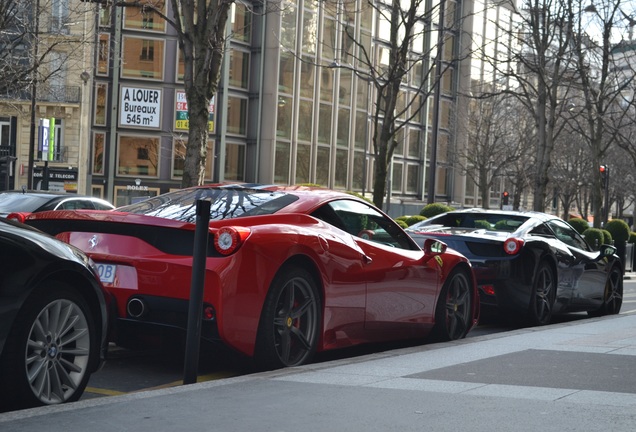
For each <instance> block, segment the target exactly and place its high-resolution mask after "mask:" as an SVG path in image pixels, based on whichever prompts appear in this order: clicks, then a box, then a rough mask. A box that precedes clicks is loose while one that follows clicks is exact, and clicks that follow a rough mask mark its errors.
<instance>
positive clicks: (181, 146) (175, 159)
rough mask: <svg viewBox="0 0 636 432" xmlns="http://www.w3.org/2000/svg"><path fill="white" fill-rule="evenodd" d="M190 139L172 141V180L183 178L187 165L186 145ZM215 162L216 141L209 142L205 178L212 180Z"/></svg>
mask: <svg viewBox="0 0 636 432" xmlns="http://www.w3.org/2000/svg"><path fill="white" fill-rule="evenodd" d="M187 144H188V138H187V137H183V138H175V139H174V140H173V141H172V178H182V177H183V166H184V163H185V154H186V145H187ZM213 161H214V141H208V148H207V158H206V161H205V178H206V180H212V169H213Z"/></svg>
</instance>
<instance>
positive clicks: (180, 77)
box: [176, 45, 185, 82]
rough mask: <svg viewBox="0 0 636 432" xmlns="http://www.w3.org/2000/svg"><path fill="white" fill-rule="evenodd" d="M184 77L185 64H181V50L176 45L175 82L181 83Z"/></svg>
mask: <svg viewBox="0 0 636 432" xmlns="http://www.w3.org/2000/svg"><path fill="white" fill-rule="evenodd" d="M184 76H185V63H184V62H183V58H182V57H181V50H180V49H179V46H178V45H177V77H176V80H177V81H178V82H183V77H184Z"/></svg>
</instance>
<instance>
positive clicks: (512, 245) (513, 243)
mask: <svg viewBox="0 0 636 432" xmlns="http://www.w3.org/2000/svg"><path fill="white" fill-rule="evenodd" d="M503 245H504V251H506V253H507V254H508V255H516V254H518V253H519V251H520V250H521V247H522V246H523V240H521V239H518V238H514V237H510V238H508V239H506V241H505V242H504V244H503Z"/></svg>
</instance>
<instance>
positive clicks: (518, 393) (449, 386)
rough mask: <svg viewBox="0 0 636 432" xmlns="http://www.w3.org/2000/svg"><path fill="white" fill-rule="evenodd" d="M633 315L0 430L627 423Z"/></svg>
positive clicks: (635, 330)
mask: <svg viewBox="0 0 636 432" xmlns="http://www.w3.org/2000/svg"><path fill="white" fill-rule="evenodd" d="M635 425H636V315H634V314H632V315H618V316H612V317H603V318H595V319H584V320H579V321H575V322H569V323H563V324H557V325H552V326H548V327H537V328H529V329H522V330H516V331H513V332H509V333H499V334H492V335H486V336H477V337H473V338H469V339H464V340H461V341H456V342H449V343H443V344H430V345H423V346H419V347H410V348H405V349H402V350H396V351H390V352H383V353H377V354H372V355H368V356H363V357H357V358H353V359H345V360H337V361H332V362H326V363H320V364H315V365H307V366H303V367H298V368H289V369H284V370H279V371H273V372H266V373H260V374H254V375H247V376H242V377H238V378H230V379H225V380H219V381H211V382H205V383H200V384H193V385H189V386H181V387H176V388H170V389H164V390H157V391H147V392H143V393H137V394H128V395H125V396H115V397H108V398H99V399H88V400H85V401H81V402H76V403H74V404H67V405H62V406H54V407H44V408H37V409H32V410H24V411H17V412H10V413H5V414H0V431H7V432H8V431H11V432H21V431H29V432H33V431H39V430H46V431H47V432H51V431H52V432H56V431H68V432H75V431H78V432H79V431H82V432H84V431H95V432H99V431H135V432H145V431H152V432H158V431H222V432H231V431H240V432H248V431H249V432H251V431H263V432H270V431H271V432H287V431H289V432H291V431H301V430H302V431H329V432H331V431H338V432H340V431H347V432H357V431H365V432H372V431H400V432H402V431H418V432H421V431H436V432H437V431H457V430H471V431H488V432H495V431H515V432H522V431H533V432H534V431H539V430H540V431H542V432H546V431H559V432H564V431H601V430H605V431H612V432H616V431H619V432H620V431H629V432H631V431H633V430H634V428H635Z"/></svg>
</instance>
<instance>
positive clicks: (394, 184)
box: [391, 162, 404, 192]
mask: <svg viewBox="0 0 636 432" xmlns="http://www.w3.org/2000/svg"><path fill="white" fill-rule="evenodd" d="M403 169H404V165H402V164H401V163H398V162H394V163H393V171H392V175H391V190H392V191H394V192H402V173H403Z"/></svg>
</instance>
